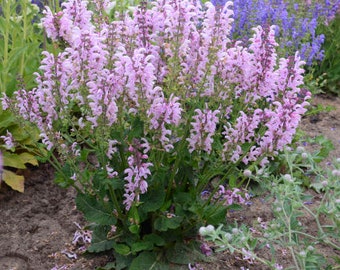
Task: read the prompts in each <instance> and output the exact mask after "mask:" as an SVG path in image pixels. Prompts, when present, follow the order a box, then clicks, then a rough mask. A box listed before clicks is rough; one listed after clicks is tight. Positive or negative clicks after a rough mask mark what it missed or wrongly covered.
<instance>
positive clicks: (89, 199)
mask: <svg viewBox="0 0 340 270" xmlns="http://www.w3.org/2000/svg"><path fill="white" fill-rule="evenodd" d="M76 204H77V208H78V209H79V210H80V211H82V212H83V213H84V215H85V217H86V219H87V220H88V221H90V222H95V223H96V224H100V225H113V224H116V222H117V219H116V218H115V217H114V215H113V213H112V212H113V209H110V208H108V207H107V206H104V204H103V203H102V202H100V201H98V200H97V199H96V197H94V196H91V195H89V194H83V193H78V195H77V198H76Z"/></svg>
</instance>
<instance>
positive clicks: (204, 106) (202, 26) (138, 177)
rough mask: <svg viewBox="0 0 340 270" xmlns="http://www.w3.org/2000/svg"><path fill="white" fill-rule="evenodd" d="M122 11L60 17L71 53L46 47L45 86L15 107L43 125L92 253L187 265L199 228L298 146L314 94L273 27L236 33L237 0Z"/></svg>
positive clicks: (92, 9)
mask: <svg viewBox="0 0 340 270" xmlns="http://www.w3.org/2000/svg"><path fill="white" fill-rule="evenodd" d="M148 5H150V6H148ZM109 6H110V2H109V1H100V0H97V1H93V2H91V3H88V2H86V1H79V0H70V1H67V2H65V3H63V4H62V7H63V9H62V11H60V12H58V13H56V14H54V13H52V12H51V10H50V9H48V8H47V10H46V12H45V17H44V18H43V25H44V27H45V31H46V33H47V35H48V37H49V38H50V39H51V41H52V42H54V43H55V44H56V45H58V46H59V48H63V49H62V51H61V52H60V53H57V54H56V53H55V54H54V53H53V52H48V51H45V52H44V53H43V54H44V59H43V60H42V62H41V66H40V72H39V73H38V74H37V79H36V81H37V85H38V86H37V87H36V88H34V89H33V90H32V91H27V90H25V89H21V90H19V91H17V92H16V93H15V96H14V99H12V100H10V99H9V98H7V97H5V98H4V99H3V106H4V107H5V108H11V109H13V110H16V111H17V112H18V114H19V115H21V116H22V118H23V119H24V121H27V122H31V123H33V124H35V125H37V126H38V128H39V130H40V136H41V139H42V142H43V144H44V145H45V147H46V149H47V150H48V151H49V153H50V160H51V163H52V164H53V165H54V166H55V168H56V169H57V177H56V181H57V182H58V183H59V184H60V185H61V186H64V187H69V186H72V187H74V188H75V189H76V190H77V191H78V195H77V198H76V203H77V206H78V208H79V209H80V210H81V211H83V212H84V215H85V217H86V218H87V220H88V221H89V222H90V224H91V225H90V226H89V228H90V229H91V230H92V232H93V233H92V243H91V246H90V247H89V251H90V252H101V251H105V250H112V251H113V253H114V255H115V259H116V261H115V263H114V265H113V266H112V267H114V268H115V269H123V268H126V267H128V268H129V269H141V268H142V269H149V268H151V267H156V268H160V267H166V265H167V263H169V262H172V263H188V260H189V258H188V257H186V256H185V255H186V254H187V253H188V252H189V251H188V248H186V246H188V245H189V246H190V249H191V250H192V249H194V248H195V247H196V244H197V242H196V235H197V230H198V228H199V227H200V226H202V225H205V224H212V225H218V224H220V223H221V222H225V217H226V213H227V211H228V209H230V208H232V207H233V206H234V205H235V204H238V203H242V202H244V200H245V197H246V194H245V193H244V192H242V191H241V190H240V189H235V188H237V187H239V186H240V185H241V184H242V183H243V182H244V181H246V180H247V179H248V172H249V171H251V170H252V168H254V167H255V166H260V167H263V166H265V165H266V164H268V163H269V162H270V160H272V159H273V158H274V157H275V156H277V154H278V153H279V152H280V151H282V150H283V149H284V147H285V146H286V145H287V144H289V143H291V141H292V139H293V137H294V134H295V132H296V128H297V126H298V124H299V121H300V119H301V117H302V115H303V114H304V113H305V112H306V106H308V102H307V100H308V98H309V97H310V94H309V92H307V91H305V90H302V89H301V88H300V87H301V85H302V84H303V75H302V74H303V69H302V68H301V66H302V65H303V64H304V62H302V61H301V60H300V57H299V55H298V54H295V55H293V56H289V57H288V58H280V59H279V58H278V56H277V53H276V49H277V46H278V44H277V43H276V42H275V29H274V27H263V28H262V27H256V28H255V29H254V34H253V37H252V38H251V39H250V45H249V46H244V45H242V44H241V42H238V41H236V42H235V41H231V40H230V39H228V38H226V37H228V36H229V34H230V31H231V30H232V22H233V19H232V13H233V12H232V10H231V6H232V3H231V2H228V3H226V5H225V6H224V7H219V8H216V7H215V6H214V5H212V4H211V3H206V4H205V5H201V4H200V3H199V2H198V1H192V0H176V1H171V2H166V1H161V0H160V1H154V2H152V3H148V2H146V1H142V2H141V4H140V6H138V7H135V8H133V9H131V10H130V11H128V12H125V13H122V14H115V16H112V14H110V9H109V8H108V7H109ZM112 17H114V18H116V19H114V20H112V19H110V18H112Z"/></svg>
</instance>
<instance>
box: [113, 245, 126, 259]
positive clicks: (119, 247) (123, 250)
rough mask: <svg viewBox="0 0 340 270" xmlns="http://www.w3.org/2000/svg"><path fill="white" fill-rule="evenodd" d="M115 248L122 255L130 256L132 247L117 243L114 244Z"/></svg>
mask: <svg viewBox="0 0 340 270" xmlns="http://www.w3.org/2000/svg"><path fill="white" fill-rule="evenodd" d="M113 248H114V250H115V251H116V252H117V253H118V254H120V255H124V256H126V255H129V254H130V247H129V246H128V245H125V244H117V243H115V242H114V244H113Z"/></svg>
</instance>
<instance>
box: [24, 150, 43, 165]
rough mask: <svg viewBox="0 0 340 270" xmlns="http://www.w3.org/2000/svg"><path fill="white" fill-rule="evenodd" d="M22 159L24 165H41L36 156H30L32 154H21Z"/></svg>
mask: <svg viewBox="0 0 340 270" xmlns="http://www.w3.org/2000/svg"><path fill="white" fill-rule="evenodd" d="M20 159H21V160H22V161H23V163H29V164H31V165H34V166H38V165H39V164H38V161H37V159H36V158H35V156H34V155H32V154H30V153H27V152H24V153H21V154H20Z"/></svg>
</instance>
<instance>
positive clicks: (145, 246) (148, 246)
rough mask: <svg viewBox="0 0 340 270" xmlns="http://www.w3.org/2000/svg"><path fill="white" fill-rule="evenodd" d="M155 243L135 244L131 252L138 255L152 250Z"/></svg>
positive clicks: (143, 242)
mask: <svg viewBox="0 0 340 270" xmlns="http://www.w3.org/2000/svg"><path fill="white" fill-rule="evenodd" d="M152 249H153V243H152V242H149V241H142V242H135V243H133V244H132V246H131V252H133V253H137V252H140V251H145V250H152Z"/></svg>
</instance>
